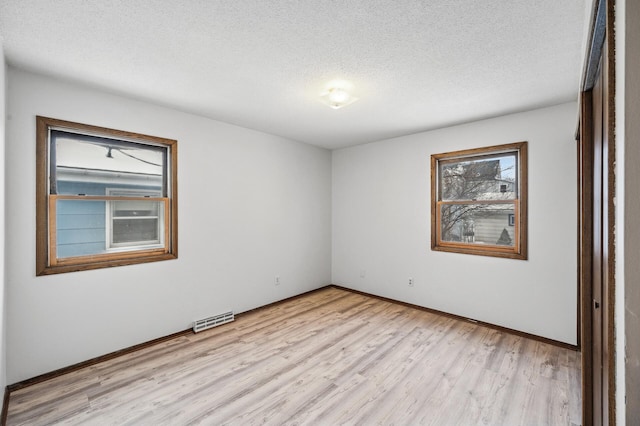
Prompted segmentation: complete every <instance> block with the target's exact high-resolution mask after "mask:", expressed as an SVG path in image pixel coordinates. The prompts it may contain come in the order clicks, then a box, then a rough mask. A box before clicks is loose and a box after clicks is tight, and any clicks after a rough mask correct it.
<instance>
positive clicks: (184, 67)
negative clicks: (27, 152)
mask: <svg viewBox="0 0 640 426" xmlns="http://www.w3.org/2000/svg"><path fill="white" fill-rule="evenodd" d="M587 1H588V0H509V1H505V0H482V1H478V0H457V1H456V0H431V1H427V0H386V1H383V0H345V1H338V0H323V1H318V0H298V1H295V0H288V1H287V0H274V1H267V0H226V1H220V0H217V1H216V0H191V1H175V0H164V1H163V0H135V1H132V0H56V1H50V0H40V1H38V0H1V1H0V35H1V36H2V39H3V44H4V49H5V55H6V58H7V61H8V62H9V64H11V65H13V66H16V67H19V68H23V69H27V70H32V71H37V72H40V73H45V74H48V75H53V76H57V77H62V78H65V79H69V80H73V81H78V82H81V83H85V84H90V85H92V86H96V87H100V88H102V89H107V90H109V91H112V92H115V93H120V94H126V95H128V96H133V97H136V98H139V99H144V100H148V101H151V102H155V103H159V104H163V105H169V106H172V107H174V108H177V109H180V110H184V111H189V112H192V113H196V114H199V115H203V116H207V117H211V118H214V119H217V120H221V121H226V122H229V123H234V124H238V125H241V126H244V127H248V128H252V129H256V130H260V131H264V132H268V133H273V134H277V135H281V136H285V137H288V138H291V139H294V140H298V141H302V142H307V143H310V144H314V145H318V146H322V147H327V148H338V147H344V146H349V145H355V144H360V143H366V142H371V141H375V140H380V139H385V138H389V137H394V136H399V135H404V134H409V133H415V132H419V131H423V130H428V129H433V128H439V127H444V126H448V125H452V124H457V123H462V122H468V121H473V120H477V119H481V118H486V117H492V116H497V115H502V114H505V113H509V112H516V111H523V110H527V109H532V108H536V107H541V106H546V105H553V104H557V103H561V102H566V101H570V100H575V99H577V93H578V87H579V81H580V73H581V68H582V64H581V61H582V56H583V55H582V53H583V48H582V46H583V39H584V37H585V35H584V28H585V18H586V15H587V14H586V13H585V10H586V7H587V5H586V2H587ZM333 79H346V80H348V81H350V82H351V83H352V84H353V86H354V90H353V92H354V95H355V96H357V97H359V98H360V100H359V101H357V102H355V103H354V104H352V105H349V106H347V107H345V108H343V109H339V110H333V109H330V108H328V107H327V106H326V105H324V104H322V103H321V102H319V101H318V98H319V95H320V93H321V92H322V90H323V88H324V85H325V84H326V83H327V82H328V81H330V80H333Z"/></svg>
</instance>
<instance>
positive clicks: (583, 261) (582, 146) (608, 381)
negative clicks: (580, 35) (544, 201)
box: [578, 0, 616, 426]
mask: <svg viewBox="0 0 640 426" xmlns="http://www.w3.org/2000/svg"><path fill="white" fill-rule="evenodd" d="M614 20H615V0H596V1H595V2H594V7H593V12H592V18H591V24H590V29H589V31H590V33H589V42H588V44H587V52H586V61H585V68H584V70H583V75H582V83H581V94H580V110H579V111H580V112H579V114H580V120H579V126H578V184H579V188H578V232H579V233H578V283H579V285H578V294H579V298H578V300H579V303H578V324H579V326H578V328H579V334H578V342H579V346H580V347H581V351H582V424H583V425H584V426H589V425H599V424H601V422H602V419H600V418H598V419H596V418H594V410H593V408H594V407H593V395H594V392H600V394H601V395H602V397H603V411H606V412H604V413H603V418H604V419H608V423H609V424H615V421H616V406H615V395H616V385H615V384H616V382H615V371H616V365H615V340H614V339H615V328H614V324H615V323H614V318H615V205H614V197H615V173H614V171H615V155H616V153H615V151H616V150H615V49H614V46H615V28H614ZM603 56H604V57H605V58H606V60H605V61H603V62H602V71H601V72H603V73H606V78H605V82H606V86H607V87H606V88H603V89H605V92H606V93H607V95H606V98H604V99H603V105H602V108H603V115H604V116H605V117H606V120H605V122H604V123H603V126H605V128H604V129H603V132H604V133H606V135H605V137H606V138H607V144H608V150H607V152H606V155H607V158H606V159H605V162H604V170H603V173H606V178H605V179H604V180H605V182H606V185H607V187H606V188H603V190H604V193H605V194H606V195H607V197H606V199H603V201H602V202H603V204H605V203H606V211H607V213H606V214H607V216H606V217H603V221H604V223H605V224H606V226H605V228H604V229H603V232H604V233H606V235H603V237H604V238H605V240H606V243H607V247H606V249H605V250H603V251H604V252H605V253H608V256H604V257H603V258H602V261H603V267H604V268H605V270H606V274H607V277H606V279H605V280H604V287H603V294H602V298H603V299H602V302H603V303H602V309H603V311H602V312H603V330H602V333H603V347H602V351H603V353H601V354H600V356H602V357H603V360H604V364H603V373H602V374H603V375H606V377H604V380H602V381H601V382H602V386H601V388H599V389H594V388H593V386H594V380H593V376H592V374H593V359H594V354H593V353H592V343H593V342H592V335H593V328H592V320H593V318H592V303H593V293H592V285H593V276H592V267H593V263H592V254H593V252H592V244H593V237H594V236H593V214H594V210H593V190H594V187H593V179H594V176H593V153H594V146H593V141H594V134H593V122H594V116H593V96H592V89H593V86H594V84H595V81H596V77H597V76H598V65H599V63H600V60H601V58H602V57H603Z"/></svg>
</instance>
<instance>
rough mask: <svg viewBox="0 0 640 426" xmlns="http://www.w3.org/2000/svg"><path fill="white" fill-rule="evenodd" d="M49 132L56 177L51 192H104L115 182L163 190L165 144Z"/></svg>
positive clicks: (72, 193) (120, 184)
mask: <svg viewBox="0 0 640 426" xmlns="http://www.w3.org/2000/svg"><path fill="white" fill-rule="evenodd" d="M52 136H55V137H52V141H53V142H52V143H55V157H54V158H52V160H55V171H54V172H53V173H54V174H55V181H54V182H52V183H51V185H52V188H51V193H54V194H64V195H78V194H85V195H105V188H106V187H107V186H115V185H117V186H118V187H121V188H142V189H154V190H156V191H159V193H162V191H161V189H162V185H163V180H162V173H163V170H164V161H165V160H164V158H165V155H164V153H163V149H164V148H158V147H151V146H150V147H145V146H143V145H140V144H135V143H130V142H125V141H117V140H113V141H111V140H109V139H106V138H96V137H92V136H82V135H74V134H70V133H66V132H61V131H53V132H52ZM83 138H85V139H83Z"/></svg>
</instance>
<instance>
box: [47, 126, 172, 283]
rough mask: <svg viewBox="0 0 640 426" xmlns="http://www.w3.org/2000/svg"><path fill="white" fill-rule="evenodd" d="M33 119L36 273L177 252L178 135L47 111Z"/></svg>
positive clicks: (147, 259) (122, 262)
mask: <svg viewBox="0 0 640 426" xmlns="http://www.w3.org/2000/svg"><path fill="white" fill-rule="evenodd" d="M36 126H37V155H36V156H37V158H36V161H37V172H36V173H37V176H36V180H37V190H36V197H37V199H36V210H37V212H36V213H37V229H36V234H37V241H36V274H37V275H46V274H54V273H60V272H71V271H81V270H86V269H96V268H103V267H108V266H119V265H129V264H134V263H143V262H153V261H158V260H168V259H175V258H176V257H177V253H178V250H177V247H178V240H177V238H178V237H177V236H178V229H177V226H178V222H177V217H178V211H177V205H178V204H177V199H178V198H177V196H178V194H177V181H176V178H177V155H178V152H177V149H178V147H177V142H176V141H175V140H172V139H164V138H159V137H155V136H146V135H141V134H137V133H131V132H124V131H120V130H113V129H106V128H102V127H96V126H90V125H86V124H80V123H72V122H69V121H62V120H56V119H52V118H46V117H37V118H36Z"/></svg>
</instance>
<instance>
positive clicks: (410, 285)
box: [409, 277, 413, 287]
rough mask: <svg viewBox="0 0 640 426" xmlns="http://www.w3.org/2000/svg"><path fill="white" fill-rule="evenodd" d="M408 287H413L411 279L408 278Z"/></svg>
mask: <svg viewBox="0 0 640 426" xmlns="http://www.w3.org/2000/svg"><path fill="white" fill-rule="evenodd" d="M409 287H413V278H411V277H409Z"/></svg>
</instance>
